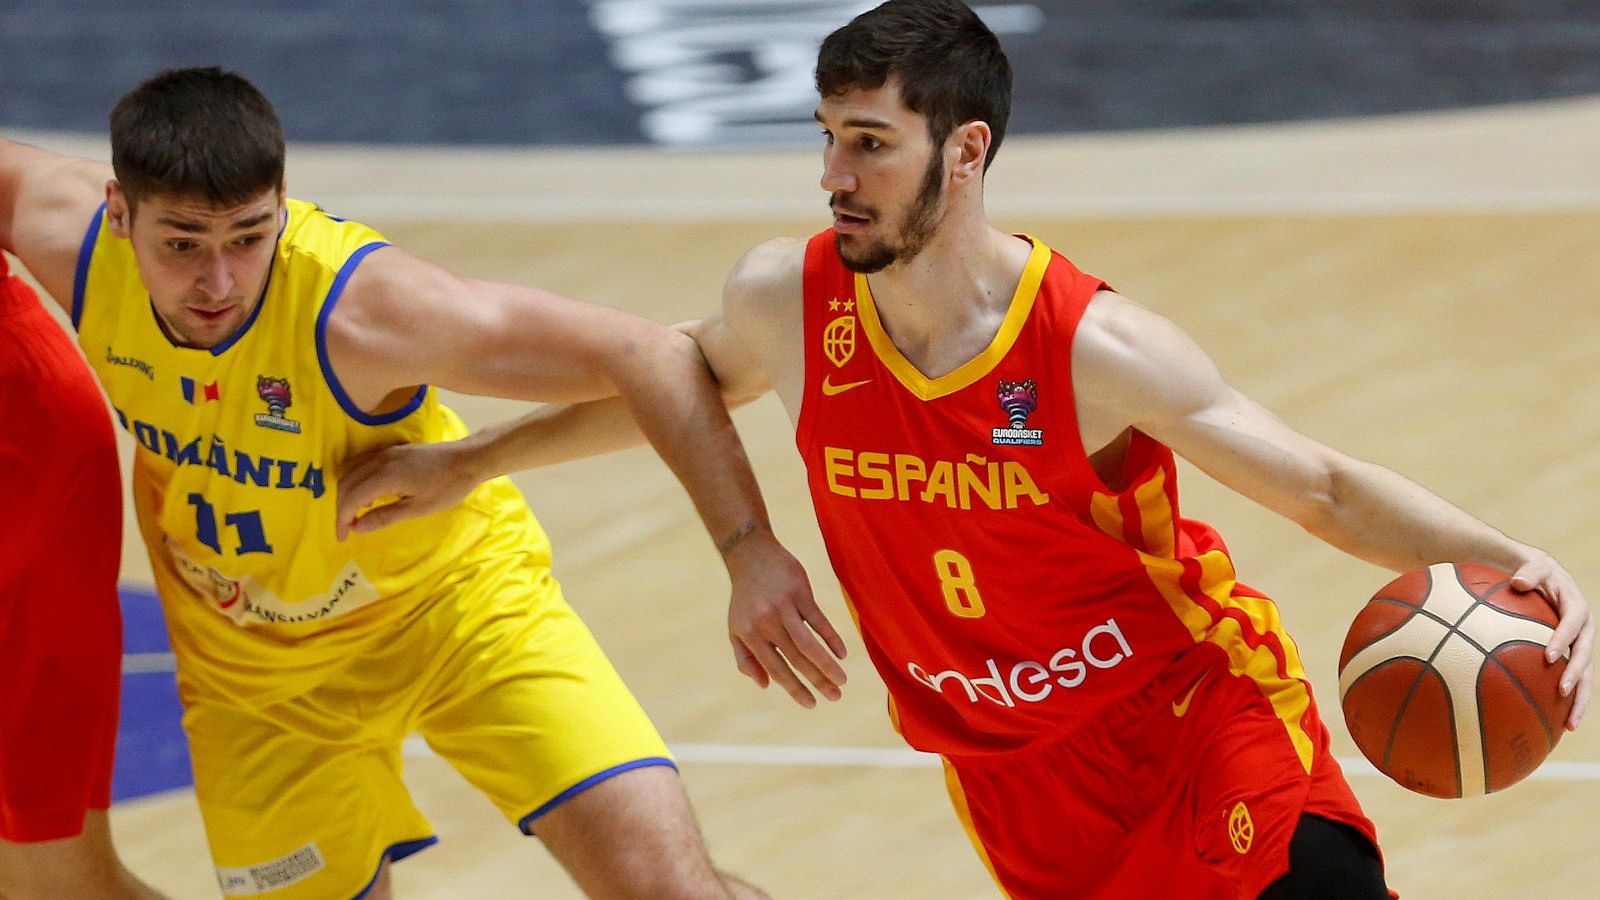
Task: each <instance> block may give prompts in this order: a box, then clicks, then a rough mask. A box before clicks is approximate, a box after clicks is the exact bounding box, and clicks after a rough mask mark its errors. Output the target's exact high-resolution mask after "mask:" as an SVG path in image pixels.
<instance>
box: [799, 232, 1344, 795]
mask: <svg viewBox="0 0 1600 900" xmlns="http://www.w3.org/2000/svg"><path fill="white" fill-rule="evenodd" d="M1028 240H1030V241H1031V242H1032V245H1033V251H1032V254H1031V256H1030V257H1029V260H1028V264H1027V267H1026V268H1025V269H1024V271H1023V274H1022V278H1021V282H1020V284H1019V285H1018V287H1017V291H1016V294H1015V296H1014V297H1013V298H1012V300H1011V306H1010V310H1009V312H1008V313H1007V314H1006V317H1005V320H1004V322H1003V324H1002V325H1001V327H1000V329H999V332H998V333H997V334H996V335H995V337H994V340H993V341H992V342H991V344H990V345H989V347H988V348H987V349H986V350H984V351H983V352H982V353H981V354H979V355H978V356H977V358H975V359H973V360H971V361H970V362H968V363H966V364H965V365H963V366H961V367H960V368H958V369H956V370H955V371H953V372H951V373H949V374H947V375H943V376H940V377H938V378H928V377H926V376H924V375H923V374H922V373H920V372H918V371H917V370H916V368H915V367H914V366H912V365H911V363H910V362H909V361H907V360H906V359H905V357H904V356H903V355H902V354H901V353H900V352H899V350H898V349H896V348H895V346H894V345H893V343H891V342H890V340H889V338H888V336H887V335H886V333H885V332H884V329H883V326H882V324H881V322H880V321H879V319H878V315H877V311H876V309H875V307H874V305H873V300H872V295H871V292H870V290H869V289H868V285H867V278H866V276H862V275H856V274H854V273H852V272H850V271H849V270H847V269H846V268H844V266H843V264H842V263H841V262H840V259H839V254H838V250H837V248H836V245H835V242H834V235H833V232H832V231H826V232H823V233H821V234H818V235H816V236H815V237H813V238H812V239H811V241H810V243H809V245H808V246H807V250H806V261H805V279H804V284H805V288H804V294H805V359H806V373H805V391H804V399H803V400H802V404H801V411H800V416H799V420H798V426H797V429H796V435H795V439H796V443H797V444H798V445H799V449H800V453H801V456H802V457H803V458H804V459H805V464H806V469H807V473H808V477H809V481H810V487H811V495H812V499H813V502H814V504H815V506H816V512H817V519H818V522H819V524H820V525H821V528H822V534H823V538H824V540H825V541H826V543H827V547H828V552H829V556H830V557H831V559H832V562H833V566H834V571H835V572H836V573H837V575H838V577H839V581H840V583H841V585H842V586H843V589H844V591H845V596H846V600H847V602H848V603H849V604H850V607H851V611H852V613H853V615H854V616H855V618H856V622H857V625H858V627H859V628H860V629H861V634H862V637H863V639H864V640H865V643H866V647H867V652H868V653H869V654H870V656H871V658H872V661H873V663H874V665H876V667H877V669H878V671H879V672H880V673H881V674H882V676H883V678H884V680H885V681H886V682H887V683H888V687H889V693H890V715H891V717H892V718H893V720H894V722H895V725H896V727H897V728H898V729H899V730H900V732H901V734H902V735H903V736H904V737H905V739H906V741H907V742H909V743H910V744H911V745H912V746H914V747H917V748H919V749H922V750H928V751H933V752H936V753H941V754H946V755H954V756H963V755H968V754H975V753H990V752H1001V751H1007V750H1013V749H1017V748H1021V747H1024V746H1027V745H1028V744H1029V743H1030V742H1031V741H1033V740H1034V739H1035V738H1059V737H1060V736H1061V735H1062V734H1063V733H1067V732H1071V731H1073V730H1075V729H1076V728H1078V727H1079V726H1080V725H1082V724H1084V723H1086V722H1088V721H1090V720H1092V719H1094V718H1095V717H1096V716H1097V715H1098V714H1100V713H1102V712H1104V711H1105V710H1106V708H1107V707H1108V706H1109V705H1111V704H1115V703H1117V702H1119V701H1121V700H1124V699H1126V698H1129V697H1130V696H1132V695H1134V694H1135V693H1137V692H1139V691H1141V689H1143V688H1145V687H1146V686H1147V685H1150V684H1151V683H1152V682H1155V681H1156V680H1157V678H1158V677H1159V676H1162V675H1166V676H1167V677H1166V678H1164V679H1163V683H1164V684H1171V683H1173V682H1172V679H1173V677H1174V676H1178V675H1181V674H1182V672H1181V670H1178V671H1175V667H1181V668H1183V669H1187V668H1189V667H1191V666H1192V667H1193V669H1192V670H1193V671H1195V672H1199V671H1200V670H1201V669H1202V668H1203V667H1207V666H1213V665H1217V664H1218V661H1219V658H1225V660H1226V663H1225V664H1226V666H1227V667H1228V669H1229V670H1230V671H1232V672H1233V673H1234V674H1236V675H1244V676H1248V677H1250V678H1251V679H1252V680H1253V681H1254V682H1255V683H1256V684H1257V685H1258V686H1259V688H1260V690H1261V691H1262V693H1263V695H1264V696H1266V698H1267V699H1268V700H1269V701H1270V702H1271V704H1272V707H1273V710H1274V711H1275V713H1276V714H1277V715H1278V717H1279V718H1280V719H1281V720H1282V722H1283V723H1284V728H1285V730H1286V731H1287V732H1288V733H1289V736H1290V738H1291V740H1292V741H1293V743H1294V745H1295V747H1296V749H1297V750H1298V751H1299V753H1300V756H1301V761H1302V762H1303V763H1304V765H1305V767H1306V770H1307V771H1310V769H1311V763H1312V755H1313V746H1314V742H1313V738H1312V736H1311V733H1308V728H1310V729H1312V731H1313V732H1314V731H1315V730H1316V729H1317V728H1320V725H1317V724H1316V720H1315V714H1314V713H1311V714H1310V715H1309V716H1308V712H1309V711H1310V709H1311V700H1310V694H1309V691H1308V688H1307V684H1306V681H1305V674H1304V672H1303V670H1302V668H1301V665H1300V659H1299V654H1298V651H1297V650H1296V648H1295V645H1294V644H1293V642H1292V641H1291V640H1290V639H1289V637H1288V636H1287V635H1286V634H1284V632H1283V630H1282V628H1281V626H1280V623H1279V619H1278V613H1277V609H1276V607H1275V606H1274V605H1273V604H1272V602H1271V601H1269V600H1267V599H1266V598H1264V597H1262V596H1261V595H1260V594H1258V593H1256V592H1255V591H1252V590H1251V589H1249V588H1247V587H1245V586H1243V585H1240V584H1238V583H1237V582H1236V581H1235V577H1234V570H1233V564H1232V562H1231V560H1230V559H1229V557H1228V552H1227V548H1226V547H1225V546H1224V545H1223V543H1222V540H1221V538H1220V537H1218V535H1217V534H1216V532H1214V531H1212V530H1211V529H1210V528H1209V527H1208V526H1206V525H1204V524H1201V523H1199V522H1194V521H1190V520H1185V519H1183V518H1181V517H1180V516H1179V514H1178V494H1177V480H1176V478H1177V469H1176V467H1175V465H1174V461H1173V456H1172V452H1171V451H1170V450H1168V449H1167V448H1166V447H1165V446H1163V445H1161V444H1160V443H1158V442H1157V441H1155V440H1154V439H1152V438H1149V437H1148V436H1145V435H1142V434H1137V433H1136V434H1134V435H1133V437H1132V441H1131V444H1130V446H1129V448H1128V452H1127V459H1126V463H1125V465H1124V467H1123V471H1122V473H1121V475H1120V477H1119V478H1117V479H1115V480H1116V481H1118V482H1119V484H1118V485H1116V486H1115V487H1111V486H1107V485H1106V484H1104V483H1103V482H1102V480H1101V479H1100V477H1099V476H1098V475H1097V474H1096V472H1095V470H1094V468H1093V467H1092V466H1091V465H1090V463H1089V461H1088V458H1087V456H1086V454H1085V451H1084V448H1083V446H1082V441H1081V438H1080V436H1079V429H1078V421H1077V415H1076V406H1075V403H1074V399H1073V391H1072V365H1071V363H1072V340H1073V335H1074V332H1075V331H1076V329H1077V326H1078V322H1079V320H1080V318H1081V317H1082V315H1083V312H1084V309H1085V308H1086V307H1087V306H1088V304H1089V301H1090V299H1091V298H1092V297H1093V296H1094V294H1095V292H1096V291H1099V290H1101V289H1103V288H1105V284H1104V282H1102V281H1100V280H1099V279H1096V278H1093V277H1091V276H1088V275H1085V274H1084V273H1082V272H1080V271H1078V269H1077V268H1076V267H1074V266H1073V265H1072V263H1070V262H1068V261H1067V260H1066V259H1065V258H1063V257H1061V256H1060V255H1058V254H1055V253H1054V252H1052V251H1051V250H1050V248H1048V247H1046V246H1045V245H1044V244H1043V243H1041V242H1039V241H1038V240H1035V239H1032V238H1028ZM1197 649H1199V650H1200V651H1201V652H1194V651H1196V650H1197Z"/></svg>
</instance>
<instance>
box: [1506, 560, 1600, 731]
mask: <svg viewBox="0 0 1600 900" xmlns="http://www.w3.org/2000/svg"><path fill="white" fill-rule="evenodd" d="M1511 587H1512V588H1514V589H1516V590H1519V591H1538V592H1539V593H1540V594H1542V595H1543V596H1544V599H1545V602H1547V603H1549V604H1550V606H1551V607H1552V608H1553V609H1554V610H1555V611H1556V614H1557V615H1558V616H1560V617H1561V621H1560V623H1559V624H1558V625H1557V626H1556V633H1555V635H1554V636H1552V637H1551V638H1550V643H1549V645H1547V646H1546V647H1545V649H1544V658H1545V660H1546V661H1547V662H1552V663H1553V662H1555V661H1556V660H1558V659H1560V658H1561V656H1562V654H1564V653H1565V654H1569V655H1568V656H1567V671H1566V672H1565V673H1564V674H1563V675H1562V676H1561V695H1562V696H1563V697H1573V700H1572V714H1571V715H1570V716H1568V717H1567V730H1568V731H1576V730H1578V723H1579V722H1580V721H1582V720H1583V712H1584V710H1585V709H1587V708H1588V706H1589V695H1590V693H1591V692H1592V691H1593V690H1594V630H1595V621H1594V616H1593V615H1592V614H1591V613H1590V612H1589V603H1588V601H1586V600H1584V599H1583V592H1582V591H1580V590H1578V583H1577V581H1575V580H1574V579H1573V577H1572V575H1571V573H1569V572H1568V571H1567V570H1566V569H1564V568H1562V566H1561V564H1560V563H1558V562H1556V561H1555V560H1554V559H1553V558H1551V556H1550V555H1549V554H1546V553H1540V554H1538V555H1536V556H1534V557H1533V558H1532V559H1530V560H1528V561H1527V562H1525V563H1523V564H1522V565H1521V566H1520V567H1519V568H1518V569H1517V571H1516V572H1514V573H1513V574H1512V576H1511ZM1574 695H1575V696H1574Z"/></svg>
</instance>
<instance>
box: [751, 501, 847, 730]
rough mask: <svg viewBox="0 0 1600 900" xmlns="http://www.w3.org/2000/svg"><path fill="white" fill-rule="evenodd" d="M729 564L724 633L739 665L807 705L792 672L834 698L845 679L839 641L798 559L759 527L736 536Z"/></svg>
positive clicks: (753, 678) (811, 704)
mask: <svg viewBox="0 0 1600 900" xmlns="http://www.w3.org/2000/svg"><path fill="white" fill-rule="evenodd" d="M727 562H728V577H729V579H730V580H731V581H732V582H733V596H732V597H731V598H730V599H729V601H728V638H729V640H730V641H731V642H732V644H733V659H734V662H735V663H736V664H737V665H738V667H739V671H740V672H743V673H744V674H745V675H746V676H748V677H749V678H750V680H751V681H754V682H755V683H756V684H757V685H759V686H761V687H763V688H764V687H766V686H767V685H768V684H770V683H771V682H774V681H776V682H777V683H778V684H779V685H781V686H782V687H783V689H784V690H785V691H788V692H789V696H790V697H793V698H794V702H796V703H798V704H800V705H801V706H804V707H805V708H807V709H810V708H812V707H814V706H816V705H817V701H816V698H815V697H813V696H812V694H811V692H810V691H809V690H807V689H806V685H805V683H804V682H803V681H801V679H800V676H799V675H796V674H795V670H799V672H800V674H802V675H804V676H805V678H806V680H808V681H810V682H811V683H812V684H813V685H814V686H816V689H817V691H818V692H819V693H821V694H822V696H824V697H827V698H828V699H829V700H838V699H839V697H840V696H841V695H842V691H841V688H843V686H844V683H845V672H844V667H843V666H840V665H839V663H838V660H840V659H844V656H845V646H844V639H843V638H841V637H840V636H839V632H838V631H836V630H835V629H834V627H833V623H832V622H829V621H828V617H827V616H825V615H823V614H822V609H821V608H820V607H818V606H817V601H816V598H815V597H814V596H813V595H812V593H811V582H810V580H809V579H808V578H806V572H805V569H804V568H802V567H801V565H800V561H799V560H797V559H795V558H794V556H793V555H791V554H790V553H789V551H788V550H785V549H784V547H783V545H782V544H780V543H778V540H777V538H775V537H773V535H772V533H771V532H769V531H765V530H763V531H761V532H758V533H756V534H752V535H751V536H750V537H749V538H747V539H745V540H744V541H743V542H741V543H740V544H739V546H738V547H736V548H735V549H734V550H733V551H732V552H731V553H729V554H728V557H727ZM819 637H820V638H821V640H819V639H818V638H819ZM824 641H826V646H824V643H823V642H824ZM791 667H792V668H791Z"/></svg>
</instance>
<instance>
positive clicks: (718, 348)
mask: <svg viewBox="0 0 1600 900" xmlns="http://www.w3.org/2000/svg"><path fill="white" fill-rule="evenodd" d="M673 327H674V328H676V329H678V330H679V331H682V332H683V333H685V334H687V335H689V336H690V337H692V338H694V341H695V343H696V344H697V345H699V347H700V353H701V355H702V356H704V357H705V361H706V365H707V366H708V367H709V368H710V369H711V375H712V377H713V378H715V379H716V381H717V387H718V389H719V390H721V392H722V396H723V399H724V400H726V401H727V404H728V407H729V408H730V409H731V408H733V407H736V406H743V405H744V404H746V403H749V402H750V401H752V400H754V399H756V398H757V397H760V396H761V395H762V394H765V393H766V392H767V391H770V390H772V383H771V382H770V381H768V380H767V374H766V372H764V371H763V370H762V368H761V365H760V362H759V360H758V359H757V357H756V354H755V353H754V352H752V348H750V347H749V346H747V345H746V344H745V343H744V341H742V340H741V339H740V336H739V334H738V333H736V332H735V331H734V329H733V326H731V325H730V324H729V323H728V320H727V319H726V318H725V317H723V316H720V315H719V316H711V317H708V318H705V319H696V320H694V321H692V322H682V323H679V324H677V325H674V326H673Z"/></svg>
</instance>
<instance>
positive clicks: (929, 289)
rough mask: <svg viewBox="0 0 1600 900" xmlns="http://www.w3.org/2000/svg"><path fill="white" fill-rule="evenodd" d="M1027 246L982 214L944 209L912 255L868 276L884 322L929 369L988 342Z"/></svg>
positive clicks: (947, 365)
mask: <svg viewBox="0 0 1600 900" xmlns="http://www.w3.org/2000/svg"><path fill="white" fill-rule="evenodd" d="M1030 250H1031V248H1030V247H1029V245H1028V244H1027V243H1026V242H1025V241H1021V240H1018V239H1017V238H1015V237H1013V236H1011V235H1009V234H1006V233H1005V232H1003V231H1000V230H998V229H996V228H994V227H993V226H992V225H990V224H989V223H988V221H987V220H986V219H985V218H983V217H982V216H981V215H978V216H968V217H961V218H958V217H957V216H955V215H950V216H947V217H946V219H945V221H944V222H942V223H941V224H940V227H939V233H938V234H937V235H935V237H934V238H933V240H931V241H929V243H928V245H927V246H926V247H924V248H923V250H922V252H921V253H919V254H917V256H916V257H915V258H914V259H911V260H908V261H906V262H903V263H896V264H894V265H892V266H890V267H888V268H886V269H884V270H883V271H881V272H878V273H876V274H874V275H869V276H868V277H867V282H868V285H869V286H870V287H871V289H872V299H873V302H874V304H875V305H876V306H877V309H878V317H879V319H880V320H882V322H883V327H884V330H885V331H886V332H887V333H888V335H889V338H890V339H891V340H893V341H894V344H895V346H896V347H898V348H899V349H900V352H901V353H903V354H905V356H906V358H907V359H908V360H910V361H911V362H912V363H913V364H914V365H916V366H917V368H918V369H919V370H921V371H922V372H923V373H924V374H926V375H928V376H929V377H938V376H939V375H941V374H944V373H945V372H948V371H951V370H953V369H955V368H956V367H958V366H960V365H961V364H962V363H964V362H966V361H967V360H968V359H970V358H972V357H973V356H976V355H977V354H978V353H979V352H981V351H982V350H983V348H984V347H986V346H988V343H989V341H990V340H991V339H993V337H994V335H995V332H996V331H998V330H999V328H1000V322H1001V321H1002V320H1003V319H1004V318H1005V315H1006V311H1007V310H1008V309H1010V306H1011V298H1012V296H1013V295H1014V294H1015V293H1016V289H1017V282H1018V281H1019V280H1020V279H1021V277H1022V270H1023V268H1024V267H1025V266H1026V265H1027V262H1028V254H1029V252H1030Z"/></svg>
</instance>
